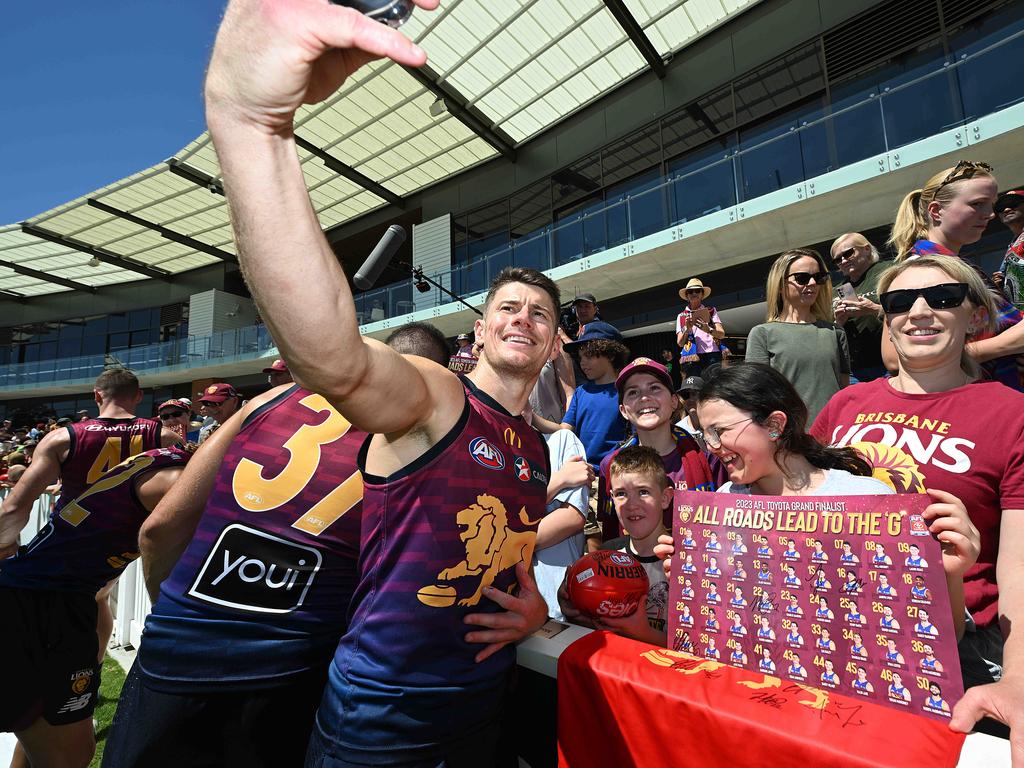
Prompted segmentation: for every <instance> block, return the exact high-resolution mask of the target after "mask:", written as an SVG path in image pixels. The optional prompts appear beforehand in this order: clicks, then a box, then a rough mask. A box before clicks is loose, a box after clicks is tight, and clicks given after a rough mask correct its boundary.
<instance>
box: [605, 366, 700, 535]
mask: <svg viewBox="0 0 1024 768" xmlns="http://www.w3.org/2000/svg"><path fill="white" fill-rule="evenodd" d="M615 387H616V389H617V391H618V395H619V413H621V414H622V417H623V418H624V419H625V420H626V421H628V422H629V424H630V425H631V426H632V427H633V434H632V435H631V436H630V437H629V438H628V439H627V440H626V441H625V442H623V443H622V445H620V446H619V447H618V448H616V449H615V450H614V451H612V452H611V453H609V454H608V455H607V456H605V457H604V460H603V461H602V462H601V478H602V480H603V485H604V486H605V487H609V486H608V482H609V479H610V478H609V474H608V472H609V467H610V466H611V462H612V460H613V459H614V458H615V456H616V455H617V454H618V452H619V451H620V450H622V449H623V448H629V447H631V446H634V445H642V446H645V447H648V448H652V449H654V450H655V451H657V453H658V455H659V456H661V461H662V464H663V465H664V467H665V473H666V475H667V476H668V478H669V482H670V484H671V485H672V487H673V488H675V489H678V490H681V491H686V490H690V491H713V490H715V487H716V485H715V482H714V479H713V476H712V474H711V468H710V467H709V466H708V461H707V458H706V457H705V455H704V453H703V452H702V451H701V449H700V447H699V446H698V445H697V443H696V442H695V441H694V440H693V438H692V437H690V436H689V435H688V434H687V433H686V431H685V430H683V429H680V428H679V427H677V426H674V425H673V423H672V418H673V415H674V414H675V411H676V396H675V394H674V393H673V392H672V378H671V377H670V376H669V375H668V371H666V370H665V366H663V365H662V364H661V363H658V362H656V361H654V360H651V359H650V358H647V357H638V358H637V359H636V360H634V361H633V362H631V363H630V364H629V365H627V366H626V367H625V368H623V369H622V372H621V373H619V375H618V377H617V378H616V380H615ZM599 503H600V506H599V510H600V512H601V513H602V514H601V520H602V523H603V525H604V538H605V540H606V541H607V540H608V539H610V538H614V537H615V536H617V535H619V534H618V530H617V528H618V526H617V524H616V523H617V522H618V521H617V520H615V519H614V512H613V511H612V509H611V508H610V504H609V502H608V501H607V500H605V499H603V498H602V499H601V501H600V502H599ZM671 518H672V508H671V505H669V507H668V508H667V509H666V510H665V525H666V527H670V526H671V522H672V520H671Z"/></svg>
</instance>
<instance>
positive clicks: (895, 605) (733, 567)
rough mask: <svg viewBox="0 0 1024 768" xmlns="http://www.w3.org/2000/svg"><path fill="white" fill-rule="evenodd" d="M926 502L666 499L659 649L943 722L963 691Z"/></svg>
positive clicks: (907, 498) (910, 498)
mask: <svg viewBox="0 0 1024 768" xmlns="http://www.w3.org/2000/svg"><path fill="white" fill-rule="evenodd" d="M929 502H930V499H929V498H928V497H927V496H922V495H909V494H908V495H894V496H749V495H733V494H720V493H698V492H692V491H677V492H676V495H675V516H674V518H673V526H672V527H673V538H674V540H675V555H674V557H673V560H672V575H671V578H670V582H669V584H670V590H671V591H670V601H669V604H670V608H671V609H672V615H671V616H670V620H669V621H670V623H669V628H670V631H669V644H670V646H671V647H673V648H674V649H676V650H684V651H687V652H690V653H693V654H695V655H698V656H703V657H705V658H709V659H715V660H719V661H723V662H726V663H728V664H731V665H732V666H736V667H741V668H743V669H748V670H754V671H759V672H762V673H764V674H767V675H773V676H776V677H780V678H782V679H788V680H792V681H796V682H799V683H805V684H807V685H811V686H814V687H817V688H821V689H823V690H835V691H837V692H840V693H843V694H846V695H855V696H860V697H864V698H867V699H870V700H872V701H874V702H876V703H878V704H883V705H887V706H891V707H896V708H899V709H904V710H908V711H911V712H915V713H917V714H924V715H930V716H932V717H934V718H938V719H942V720H948V718H949V716H950V712H951V711H952V708H953V706H954V705H955V704H956V702H957V701H958V700H959V699H960V697H961V696H962V695H963V683H962V681H961V678H960V665H959V659H958V656H957V648H956V635H955V630H954V628H953V619H952V613H951V611H950V603H949V593H948V591H947V588H946V577H945V573H944V571H943V567H942V551H941V547H940V544H939V542H938V541H937V540H935V539H934V538H933V537H932V536H931V534H930V533H929V532H928V528H927V525H926V524H925V521H924V518H923V517H922V516H921V513H922V512H923V511H924V509H925V508H926V507H927V506H928V504H929ZM687 646H688V647H687Z"/></svg>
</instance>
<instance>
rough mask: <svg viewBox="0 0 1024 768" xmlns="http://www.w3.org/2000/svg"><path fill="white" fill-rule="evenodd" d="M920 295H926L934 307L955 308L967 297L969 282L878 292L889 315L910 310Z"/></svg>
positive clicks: (884, 310) (879, 301)
mask: <svg viewBox="0 0 1024 768" xmlns="http://www.w3.org/2000/svg"><path fill="white" fill-rule="evenodd" d="M918 296H924V300H925V301H926V302H928V306H929V307H931V308H932V309H953V308H954V307H959V306H960V305H961V304H963V303H964V299H966V298H967V283H942V284H941V285H929V286H928V287H927V288H905V289H903V290H899V291H886V292H885V293H880V294H878V303H879V304H881V305H882V311H883V312H885V314H887V315H901V314H903V313H904V312H909V311H910V308H911V307H913V306H914V302H915V301H917V297H918Z"/></svg>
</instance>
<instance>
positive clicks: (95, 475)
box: [57, 417, 161, 509]
mask: <svg viewBox="0 0 1024 768" xmlns="http://www.w3.org/2000/svg"><path fill="white" fill-rule="evenodd" d="M66 429H67V431H68V434H69V435H70V436H71V447H70V448H69V449H68V455H67V458H65V459H64V461H62V462H61V465H60V483H61V486H60V498H59V499H58V500H57V509H60V508H61V507H62V506H64V504H65V503H67V502H68V501H71V500H72V499H74V498H76V497H77V496H78V495H79V494H80V493H81V492H82V491H84V490H85V488H86V486H88V485H91V484H92V483H95V482H96V481H97V480H99V479H100V476H101V475H102V474H103V473H104V472H106V471H107V470H108V469H110V468H112V467H116V466H117V465H118V464H120V463H121V462H122V461H124V460H125V459H127V458H128V457H129V456H134V455H135V454H138V453H142V452H143V451H152V450H154V449H156V448H159V447H160V430H161V427H160V422H158V421H155V420H154V419H142V418H138V417H132V418H130V419H106V418H99V419H88V420H87V421H79V422H76V423H74V424H69V425H68V426H67V427H66Z"/></svg>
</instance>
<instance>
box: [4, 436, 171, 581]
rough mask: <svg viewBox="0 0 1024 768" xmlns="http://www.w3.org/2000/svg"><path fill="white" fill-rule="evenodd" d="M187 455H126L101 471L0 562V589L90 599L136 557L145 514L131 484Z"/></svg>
mask: <svg viewBox="0 0 1024 768" xmlns="http://www.w3.org/2000/svg"><path fill="white" fill-rule="evenodd" d="M189 456H190V454H188V453H186V452H185V451H183V450H181V449H180V448H178V447H177V446H174V447H172V448H156V449H154V450H151V451H145V452H143V453H141V454H138V455H135V456H131V457H129V458H128V459H127V460H125V461H124V462H122V463H120V464H118V465H117V466H116V467H114V468H113V469H110V470H108V471H106V472H104V473H103V474H102V475H101V476H100V477H99V479H98V480H97V481H96V482H94V483H91V484H90V485H89V486H88V487H87V488H86V489H85V490H84V491H83V492H82V493H80V494H79V495H78V496H76V497H74V498H71V497H66V499H67V500H66V502H65V503H64V505H63V506H62V507H61V508H60V509H59V510H58V509H56V508H55V509H54V511H53V512H52V513H51V515H50V522H49V523H48V524H47V525H46V526H45V527H44V528H43V529H42V530H41V531H39V533H38V534H36V537H35V538H34V539H32V541H31V542H29V543H28V544H26V545H25V546H24V547H22V548H21V550H20V551H19V553H18V554H17V556H15V557H12V558H10V559H7V560H0V586H13V587H24V588H26V589H47V590H54V591H60V592H84V593H85V594H89V595H94V594H96V592H97V591H98V590H99V589H100V588H102V587H103V585H104V584H106V583H107V582H108V581H110V580H111V579H116V578H117V577H118V576H120V575H121V572H122V571H123V570H124V569H125V568H127V567H128V564H129V563H130V562H131V561H132V560H134V559H135V558H137V557H138V556H139V528H140V527H141V526H142V523H143V521H144V520H145V519H146V517H147V516H148V515H149V511H148V510H147V509H146V508H145V507H143V506H142V504H141V503H140V502H139V498H138V496H137V495H136V493H135V488H136V483H137V482H138V481H139V480H140V479H141V478H143V477H145V476H146V475H148V474H150V473H152V472H156V471H158V470H161V469H166V468H167V467H183V466H184V465H185V463H186V462H187V461H188V460H189Z"/></svg>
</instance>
